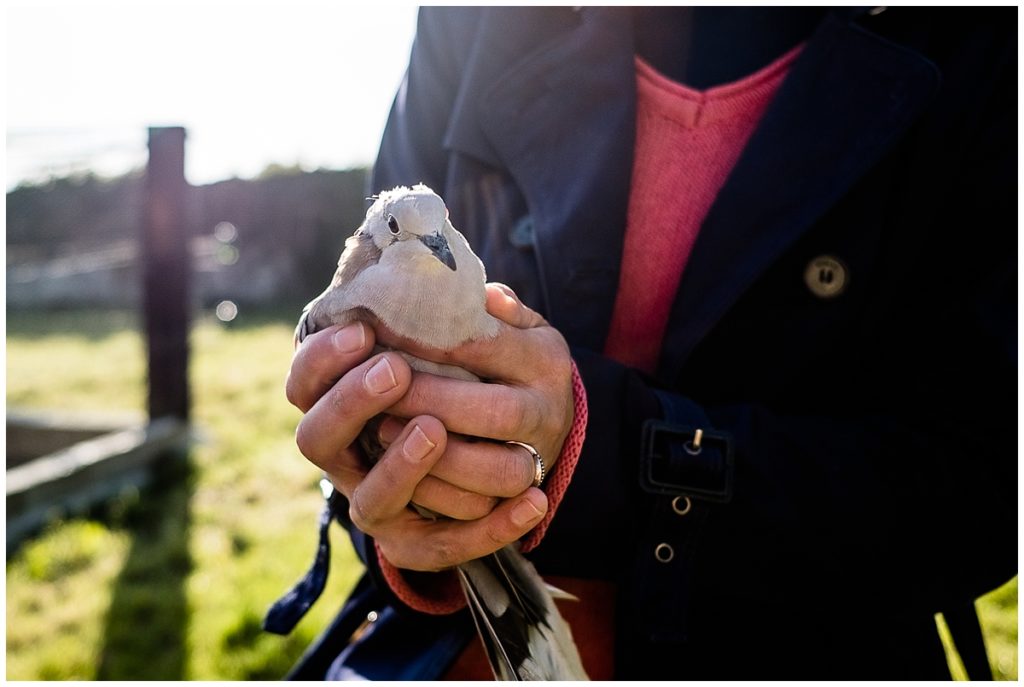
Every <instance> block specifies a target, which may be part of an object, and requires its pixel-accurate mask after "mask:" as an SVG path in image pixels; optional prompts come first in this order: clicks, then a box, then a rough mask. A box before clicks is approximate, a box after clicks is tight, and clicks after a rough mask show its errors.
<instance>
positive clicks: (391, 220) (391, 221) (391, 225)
mask: <svg viewBox="0 0 1024 687" xmlns="http://www.w3.org/2000/svg"><path fill="white" fill-rule="evenodd" d="M388 229H390V230H391V233H392V234H397V233H398V232H399V231H401V229H399V227H398V220H397V219H395V216H394V215H388Z"/></svg>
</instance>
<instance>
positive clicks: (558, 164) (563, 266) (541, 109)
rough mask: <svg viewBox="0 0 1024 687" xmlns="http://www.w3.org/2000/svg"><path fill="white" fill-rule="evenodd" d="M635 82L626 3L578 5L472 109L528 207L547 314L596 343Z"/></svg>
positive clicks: (602, 330)
mask: <svg viewBox="0 0 1024 687" xmlns="http://www.w3.org/2000/svg"><path fill="white" fill-rule="evenodd" d="M507 31H508V28H507V27H506V28H505V32H506V33H507ZM495 40H500V37H498V36H496V38H495ZM635 89H636V85H635V71H634V64H633V38H632V22H631V19H630V15H629V11H628V9H626V8H608V7H602V8H583V9H582V10H580V11H579V12H578V18H577V21H576V22H575V23H573V24H572V25H571V26H568V27H567V28H566V30H564V31H561V32H559V33H557V34H556V35H555V36H553V37H548V38H547V39H546V40H545V42H544V43H543V44H542V45H541V46H539V47H538V48H537V49H535V50H533V51H532V52H531V53H530V55H528V56H527V57H526V58H524V59H523V60H522V61H520V62H519V63H518V64H516V65H514V66H513V67H512V68H511V69H509V70H508V72H507V73H506V74H505V75H504V76H501V77H499V78H498V79H497V83H496V84H495V85H494V86H493V87H492V88H489V89H488V90H487V91H485V92H484V94H483V97H482V99H481V107H480V110H479V121H480V126H481V128H482V129H483V132H484V134H485V136H486V138H487V140H488V141H489V143H490V144H491V145H492V146H493V151H494V154H495V155H496V156H497V158H498V159H499V160H500V161H501V162H502V163H503V164H505V165H507V166H508V169H509V171H510V172H511V174H512V176H513V177H514V178H515V180H516V182H517V184H518V185H519V187H520V188H521V189H522V190H523V194H524V196H525V198H526V203H527V207H528V208H529V212H530V214H531V215H532V219H533V226H534V231H535V243H536V249H537V256H538V260H539V262H540V269H541V273H542V275H543V279H544V288H545V300H546V302H547V303H546V304H547V316H548V319H549V320H550V321H551V322H552V324H554V325H555V326H557V327H559V329H560V330H561V331H562V333H563V334H564V335H565V337H566V339H567V340H569V341H570V342H571V343H573V344H576V345H582V346H585V347H587V348H591V349H593V350H598V351H600V350H602V349H603V348H604V340H605V337H606V336H607V331H608V325H609V322H610V320H611V312H612V306H613V304H614V298H615V291H616V289H617V288H618V278H619V264H620V262H621V257H622V234H623V227H625V224H626V207H627V205H628V199H629V186H628V184H626V183H623V180H624V179H629V178H630V174H631V170H632V161H633V143H634V138H635V114H634V113H635ZM463 130H466V128H465V127H463ZM478 150H479V152H480V153H482V154H484V155H487V153H488V151H487V150H486V148H484V147H483V146H478ZM485 159H486V158H485Z"/></svg>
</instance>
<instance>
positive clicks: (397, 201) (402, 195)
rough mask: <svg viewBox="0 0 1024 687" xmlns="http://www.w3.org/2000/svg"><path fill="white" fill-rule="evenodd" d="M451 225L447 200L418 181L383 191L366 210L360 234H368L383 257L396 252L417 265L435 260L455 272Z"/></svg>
mask: <svg viewBox="0 0 1024 687" xmlns="http://www.w3.org/2000/svg"><path fill="white" fill-rule="evenodd" d="M448 226H450V225H449V223H448V209H447V208H446V207H445V205H444V201H443V200H441V197H440V196H438V195H437V194H436V193H434V192H433V191H431V190H430V189H429V188H427V187H426V186H424V185H423V184H417V185H416V186H413V187H412V188H408V187H405V186H399V187H398V188H395V189H392V190H390V191H385V192H384V193H381V194H380V195H379V196H378V197H377V198H376V199H375V200H374V203H373V205H371V206H370V209H369V210H367V211H366V219H365V221H364V222H363V226H362V227H360V228H359V233H363V232H365V233H368V234H369V235H370V237H371V238H372V239H373V243H374V245H376V246H377V248H378V249H380V251H381V255H382V256H384V255H386V254H387V253H389V252H392V251H394V252H396V254H397V253H400V254H401V255H402V257H403V258H404V259H406V260H410V261H414V262H415V263H418V264H422V259H426V258H429V259H431V260H433V259H436V260H437V261H439V262H440V264H442V265H444V266H445V267H447V268H448V269H450V270H452V271H453V272H454V271H455V270H456V268H457V265H456V264H455V256H454V255H452V250H451V246H450V245H449V242H448V236H447V233H448V232H447V227H448ZM429 264H434V263H429Z"/></svg>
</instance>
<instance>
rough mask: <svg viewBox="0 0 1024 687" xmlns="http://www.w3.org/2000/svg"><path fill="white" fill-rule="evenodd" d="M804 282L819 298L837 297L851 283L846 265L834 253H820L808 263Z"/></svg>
mask: <svg viewBox="0 0 1024 687" xmlns="http://www.w3.org/2000/svg"><path fill="white" fill-rule="evenodd" d="M804 283H806V284H807V288H808V289H810V290H811V293H813V294H814V295H815V296H817V297H818V298H825V299H828V298H835V297H836V296H838V295H839V294H841V293H842V292H843V291H845V290H846V287H847V285H848V284H849V283H850V275H849V270H847V269H846V265H844V264H843V262H842V261H841V260H840V259H839V258H837V257H835V256H833V255H819V256H818V257H816V258H814V259H813V260H811V261H810V262H809V263H807V269H806V270H804Z"/></svg>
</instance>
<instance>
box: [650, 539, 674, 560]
mask: <svg viewBox="0 0 1024 687" xmlns="http://www.w3.org/2000/svg"><path fill="white" fill-rule="evenodd" d="M654 557H655V558H657V559H658V560H659V561H660V562H662V563H668V562H669V561H671V560H672V559H673V558H675V557H676V552H675V549H673V548H672V547H671V546H669V545H668V544H666V543H664V542H662V543H661V544H658V545H657V546H656V547H654Z"/></svg>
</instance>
